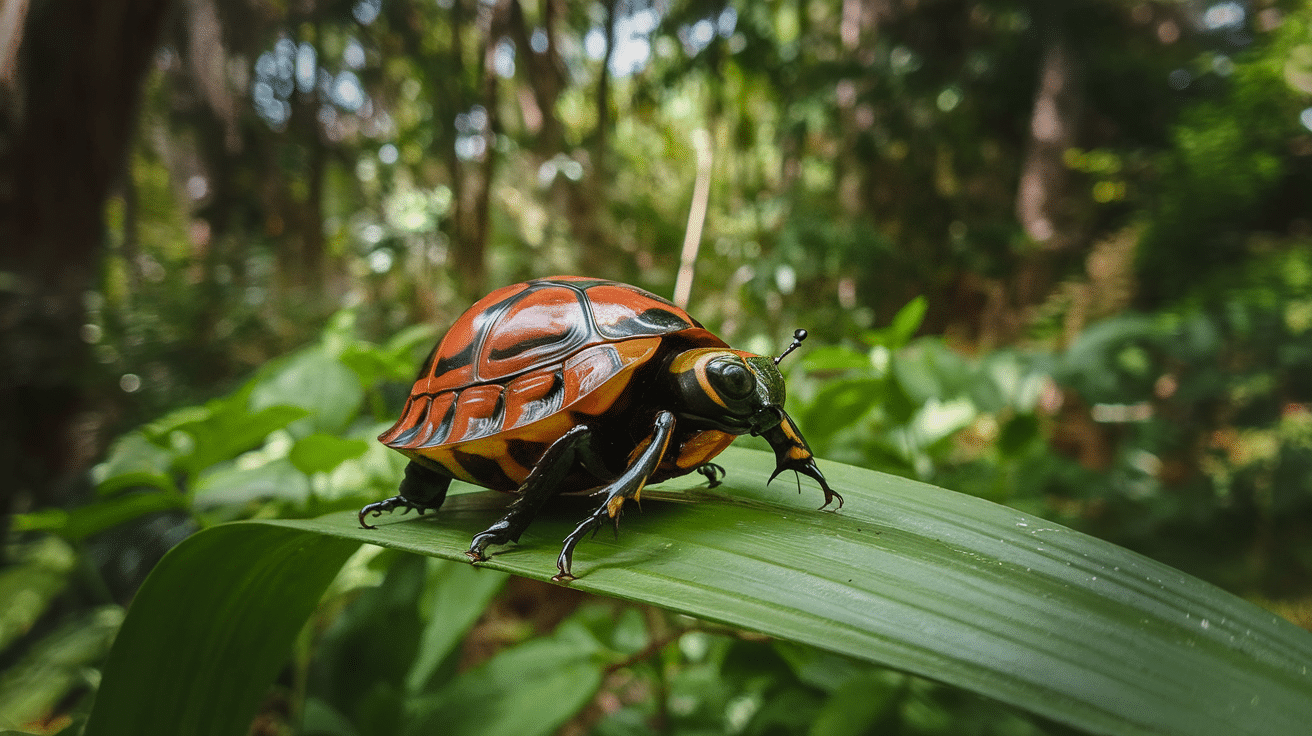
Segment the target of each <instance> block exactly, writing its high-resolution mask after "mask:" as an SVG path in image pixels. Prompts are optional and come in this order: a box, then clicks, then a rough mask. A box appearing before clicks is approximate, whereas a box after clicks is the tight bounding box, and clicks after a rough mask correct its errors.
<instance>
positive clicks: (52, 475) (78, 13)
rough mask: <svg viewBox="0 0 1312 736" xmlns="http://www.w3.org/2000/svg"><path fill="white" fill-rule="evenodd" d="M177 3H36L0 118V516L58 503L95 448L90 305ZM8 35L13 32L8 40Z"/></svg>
mask: <svg viewBox="0 0 1312 736" xmlns="http://www.w3.org/2000/svg"><path fill="white" fill-rule="evenodd" d="M169 7H170V3H169V0H96V2H81V1H79V0H47V2H41V3H34V4H33V5H32V6H31V8H30V13H29V16H28V18H27V22H26V24H25V26H24V28H23V29H22V31H21V33H20V34H19V35H18V36H17V38H18V42H19V47H18V50H17V61H18V63H17V68H16V75H14V77H13V78H12V82H11V85H10V95H9V96H10V97H11V98H12V99H13V101H14V103H15V104H9V105H6V106H5V107H4V108H3V109H0V334H3V335H4V342H3V346H2V347H0V437H4V438H5V441H4V442H3V443H0V447H2V448H3V449H0V473H2V474H3V475H4V477H5V486H6V487H7V488H10V489H13V493H5V494H0V505H3V508H0V515H4V514H5V512H8V511H12V510H18V509H21V508H26V507H29V506H39V505H48V504H50V503H53V502H56V501H58V500H59V499H61V498H62V497H63V496H64V495H65V494H66V493H67V491H68V489H70V488H72V487H74V484H75V483H76V482H77V480H78V479H79V478H80V477H81V475H82V473H83V472H84V471H85V470H86V468H87V467H88V466H89V465H90V463H91V462H92V460H93V459H94V457H95V455H96V454H97V453H98V451H99V440H98V437H96V432H95V427H96V425H97V423H98V422H97V420H96V415H95V414H94V413H93V412H91V410H90V405H89V402H88V396H87V392H86V388H85V380H86V374H87V372H88V367H89V366H88V361H89V357H90V356H89V351H88V349H87V345H86V343H85V341H84V340H83V339H82V337H81V330H82V326H83V324H84V323H85V321H86V311H85V307H84V299H85V294H86V292H87V291H88V290H90V289H93V288H94V287H95V285H96V279H97V277H98V275H99V269H100V265H101V259H102V256H103V251H104V232H103V230H104V223H103V220H102V211H103V206H104V200H105V197H106V195H107V193H108V191H109V189H110V187H111V186H112V184H113V183H114V181H115V180H116V178H117V177H119V176H121V174H122V171H123V170H124V167H123V157H124V155H125V152H126V151H127V149H128V143H129V140H130V138H131V135H132V131H133V126H134V122H135V119H136V113H137V101H138V96H139V92H140V88H141V81H142V79H143V77H144V76H145V74H146V72H147V70H148V68H149V65H150V61H151V59H152V56H153V53H154V51H155V48H156V41H157V38H158V36H159V31H160V28H161V26H162V24H163V21H164V19H165V17H166V15H167V13H168V11H169ZM9 30H12V29H9Z"/></svg>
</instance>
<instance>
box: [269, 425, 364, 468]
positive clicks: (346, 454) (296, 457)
mask: <svg viewBox="0 0 1312 736" xmlns="http://www.w3.org/2000/svg"><path fill="white" fill-rule="evenodd" d="M368 449H369V443H368V442H365V441H364V440H351V439H343V438H341V437H334V436H332V435H328V434H312V435H310V436H308V437H302V438H301V439H300V440H297V442H296V444H295V445H293V446H292V449H291V452H290V453H289V454H288V455H287V458H288V459H289V460H291V461H292V465H295V466H296V469H297V470H299V471H301V472H302V473H305V474H306V475H314V474H315V473H328V472H331V471H332V470H333V469H335V468H336V467H337V466H338V465H341V464H342V463H343V462H345V461H347V460H353V459H355V458H357V457H360V456H361V455H363V454H364V453H365V450H368Z"/></svg>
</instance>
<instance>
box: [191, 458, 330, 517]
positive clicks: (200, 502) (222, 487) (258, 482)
mask: <svg viewBox="0 0 1312 736" xmlns="http://www.w3.org/2000/svg"><path fill="white" fill-rule="evenodd" d="M309 497H310V479H309V478H307V477H305V473H302V472H301V471H300V470H297V469H296V466H295V465H292V463H291V461H290V460H288V459H286V458H280V459H278V460H273V461H270V462H267V463H264V464H263V465H257V466H255V467H250V468H243V467H239V465H238V464H237V463H221V464H219V465H215V466H213V467H210V468H207V469H206V470H205V472H204V473H202V474H201V476H200V478H198V479H197V480H196V493H195V497H194V499H193V503H194V504H195V506H196V508H198V509H211V508H220V509H222V508H225V507H227V508H232V507H235V506H239V505H240V504H244V503H247V502H250V501H254V500H256V499H260V498H280V499H283V500H287V501H292V502H295V503H305V502H306V500H307V499H308V498H309Z"/></svg>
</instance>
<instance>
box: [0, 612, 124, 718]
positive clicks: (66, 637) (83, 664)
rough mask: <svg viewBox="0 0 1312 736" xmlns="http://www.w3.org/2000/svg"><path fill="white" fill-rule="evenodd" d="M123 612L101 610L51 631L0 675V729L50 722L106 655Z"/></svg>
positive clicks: (121, 619) (83, 685) (87, 683)
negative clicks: (49, 718) (46, 720)
mask: <svg viewBox="0 0 1312 736" xmlns="http://www.w3.org/2000/svg"><path fill="white" fill-rule="evenodd" d="M122 621H123V609H122V608H120V607H118V606H113V605H111V606H101V607H99V608H95V609H92V610H91V611H89V612H87V613H86V614H84V615H83V616H81V617H80V618H78V619H76V620H74V621H70V622H68V623H66V624H64V625H63V626H61V627H59V628H58V629H55V630H54V631H52V632H51V633H50V634H48V635H46V636H45V637H43V638H42V639H41V640H40V641H38V642H37V643H36V644H34V645H33V646H32V647H31V648H30V649H29V650H28V651H27V653H26V654H25V655H24V656H23V657H22V658H21V659H19V660H18V661H17V662H15V663H14V664H13V665H12V666H10V667H8V668H6V669H5V671H4V674H3V675H0V728H16V727H18V726H23V725H27V724H31V723H35V722H38V721H40V720H42V719H44V718H48V717H49V716H50V715H51V713H53V712H54V710H55V706H57V705H58V704H59V703H60V702H61V701H63V700H65V698H67V697H68V696H69V694H70V693H72V692H73V691H74V690H75V689H77V688H79V687H82V688H85V687H86V686H87V685H90V684H91V683H89V682H88V681H87V680H88V677H87V675H88V673H89V672H91V671H92V670H91V668H92V667H94V666H95V665H96V664H98V663H99V662H100V661H101V660H102V659H104V657H105V653H106V652H107V651H109V644H110V642H111V641H113V640H114V632H115V631H117V630H118V627H119V624H120V623H122Z"/></svg>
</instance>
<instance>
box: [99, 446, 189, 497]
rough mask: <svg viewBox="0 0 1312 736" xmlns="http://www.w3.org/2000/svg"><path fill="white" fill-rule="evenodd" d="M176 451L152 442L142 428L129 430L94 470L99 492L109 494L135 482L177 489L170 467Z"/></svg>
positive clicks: (129, 486)
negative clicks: (170, 473) (141, 430)
mask: <svg viewBox="0 0 1312 736" xmlns="http://www.w3.org/2000/svg"><path fill="white" fill-rule="evenodd" d="M174 457H175V453H174V452H172V451H170V450H167V449H165V448H163V447H160V446H159V445H158V444H156V443H154V442H151V441H150V440H149V439H147V438H146V435H145V434H143V433H142V432H129V433H128V434H125V435H123V437H121V438H119V440H118V441H117V442H115V443H114V446H113V447H112V448H110V451H109V457H108V458H106V460H105V462H103V463H100V464H99V465H97V466H96V467H95V468H94V469H93V470H92V476H93V478H94V479H95V481H96V492H97V493H98V494H100V495H109V494H112V493H116V492H118V491H121V490H124V489H126V488H132V487H134V486H153V487H155V488H159V489H161V490H166V491H175V492H176V491H177V488H176V487H175V485H174V483H173V479H172V478H171V477H169V470H170V468H171V467H172V465H173V460H174Z"/></svg>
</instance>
